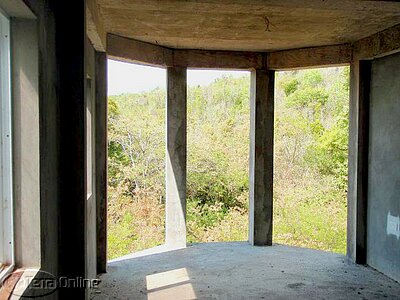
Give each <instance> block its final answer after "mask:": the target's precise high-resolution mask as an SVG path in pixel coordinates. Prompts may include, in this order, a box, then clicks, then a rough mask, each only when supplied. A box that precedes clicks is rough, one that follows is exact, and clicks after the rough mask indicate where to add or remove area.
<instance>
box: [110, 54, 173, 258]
mask: <svg viewBox="0 0 400 300" xmlns="http://www.w3.org/2000/svg"><path fill="white" fill-rule="evenodd" d="M108 68H109V71H108V72H109V76H108V82H109V88H108V91H109V97H108V224H107V225H108V228H107V229H108V230H107V234H108V259H113V258H116V257H120V256H123V255H126V254H129V253H132V252H137V251H140V250H144V249H147V248H152V247H155V246H158V245H162V244H163V243H164V240H165V208H164V205H165V113H166V112H165V102H166V101H165V99H166V71H165V70H164V69H160V68H154V67H148V66H141V65H134V64H128V63H122V62H117V61H112V60H109V61H108Z"/></svg>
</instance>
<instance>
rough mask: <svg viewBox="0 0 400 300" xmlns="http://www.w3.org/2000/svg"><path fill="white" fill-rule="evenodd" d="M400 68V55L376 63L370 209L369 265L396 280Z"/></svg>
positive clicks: (399, 275)
mask: <svg viewBox="0 0 400 300" xmlns="http://www.w3.org/2000/svg"><path fill="white" fill-rule="evenodd" d="M399 67H400V54H395V55H390V56H387V57H384V58H380V59H376V60H374V61H373V62H372V76H371V93H370V97H371V99H370V128H369V141H370V144H369V166H368V209H367V211H368V226H367V263H368V264H369V265H371V266H373V267H374V268H376V269H377V270H379V271H381V272H382V273H384V274H386V275H388V276H390V277H392V278H393V279H395V280H400V198H399V193H400V172H399V171H400V151H399V147H400V135H399V126H400V118H399V115H400V101H399V95H400V84H399V82H400V81H399V80H400V69H399ZM399 298H400V295H399Z"/></svg>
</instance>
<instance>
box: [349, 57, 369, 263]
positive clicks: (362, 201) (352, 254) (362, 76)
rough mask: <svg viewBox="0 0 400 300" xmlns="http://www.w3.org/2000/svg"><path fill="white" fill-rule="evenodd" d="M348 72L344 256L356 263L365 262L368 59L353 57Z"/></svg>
mask: <svg viewBox="0 0 400 300" xmlns="http://www.w3.org/2000/svg"><path fill="white" fill-rule="evenodd" d="M350 71H351V72H350V120H349V121H350V122H349V130H350V133H349V183H348V184H349V187H348V199H347V201H348V206H347V207H348V218H347V255H348V257H349V258H350V259H352V260H353V261H355V262H356V263H358V264H365V263H366V262H367V249H366V247H367V195H368V143H369V141H368V135H369V94H370V81H371V62H370V61H366V60H356V61H354V62H353V63H352V64H351V67H350Z"/></svg>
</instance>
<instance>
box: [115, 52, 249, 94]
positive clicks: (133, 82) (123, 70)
mask: <svg viewBox="0 0 400 300" xmlns="http://www.w3.org/2000/svg"><path fill="white" fill-rule="evenodd" d="M247 73H248V72H246V71H221V70H188V73H187V80H188V85H189V86H193V85H202V86H204V85H208V84H210V83H211V82H213V81H214V80H215V79H216V78H219V77H222V76H223V75H232V76H234V77H241V76H243V75H245V74H247ZM157 87H160V88H166V70H165V69H161V68H155V67H149V66H141V65H135V64H129V63H123V62H119V61H114V60H108V95H119V94H123V93H139V92H145V91H150V90H153V89H155V88H157Z"/></svg>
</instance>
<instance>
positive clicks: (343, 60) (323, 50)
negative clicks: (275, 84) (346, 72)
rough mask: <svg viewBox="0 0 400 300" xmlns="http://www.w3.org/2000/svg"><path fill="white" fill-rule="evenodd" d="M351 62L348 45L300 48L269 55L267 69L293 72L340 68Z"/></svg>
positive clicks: (350, 49)
mask: <svg viewBox="0 0 400 300" xmlns="http://www.w3.org/2000/svg"><path fill="white" fill-rule="evenodd" d="M351 60H352V47H351V45H350V44H343V45H333V46H322V47H312V48H302V49H293V50H284V51H277V52H271V53H269V55H268V69H270V70H293V69H305V68H315V67H330V66H342V65H347V64H350V62H351Z"/></svg>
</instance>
